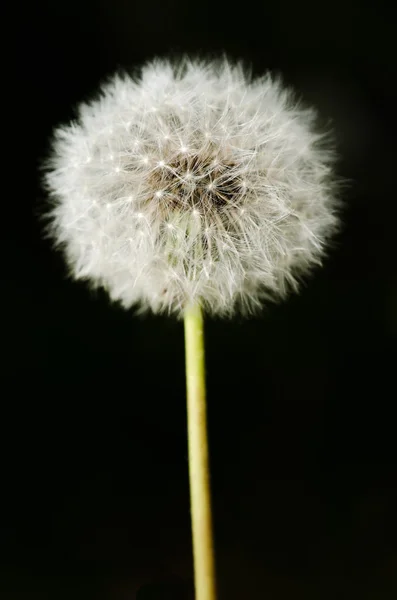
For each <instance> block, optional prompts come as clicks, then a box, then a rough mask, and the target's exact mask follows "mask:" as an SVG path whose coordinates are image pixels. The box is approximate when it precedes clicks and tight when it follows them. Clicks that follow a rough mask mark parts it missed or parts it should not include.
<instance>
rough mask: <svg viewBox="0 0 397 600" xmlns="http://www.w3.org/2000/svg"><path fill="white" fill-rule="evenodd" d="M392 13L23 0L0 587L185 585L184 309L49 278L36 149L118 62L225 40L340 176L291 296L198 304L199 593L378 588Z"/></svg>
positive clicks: (391, 196) (54, 589)
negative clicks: (317, 132) (324, 149)
mask: <svg viewBox="0 0 397 600" xmlns="http://www.w3.org/2000/svg"><path fill="white" fill-rule="evenodd" d="M394 23H395V21H394V20H393V19H392V17H391V13H390V11H389V9H387V8H386V3H385V2H378V3H375V2H373V3H368V6H366V5H365V6H363V5H362V4H360V3H359V2H352V1H344V2H342V1H339V0H338V1H336V2H332V3H331V2H327V3H325V4H324V3H323V4H321V3H318V2H317V3H311V2H303V3H299V2H292V1H290V0H287V1H286V2H283V3H280V4H277V3H265V2H259V3H258V4H254V3H253V2H242V3H240V4H235V5H232V3H226V2H222V3H220V2H208V3H207V2H199V3H197V2H195V3H190V2H181V1H180V0H178V1H176V0H174V1H169V2H162V3H155V2H152V1H148V2H139V3H138V2H136V3H134V2H128V1H126V0H124V1H123V0H108V1H107V2H104V1H97V2H94V1H93V0H85V1H84V2H82V1H80V2H77V1H75V0H70V1H68V2H58V3H57V2H43V1H41V2H38V3H33V4H32V5H31V6H30V7H22V9H21V14H20V17H19V21H18V22H17V28H16V30H15V39H16V42H17V46H16V51H15V54H13V56H12V58H14V56H15V59H16V62H17V72H18V73H19V82H18V83H19V85H20V87H21V94H19V93H16V94H15V95H14V96H12V102H13V103H14V104H17V103H18V102H21V105H22V112H21V113H19V115H20V119H21V121H22V122H21V124H22V125H23V128H24V129H23V131H24V133H23V137H22V138H21V140H20V143H19V144H18V149H17V154H16V156H17V162H18V165H19V176H18V180H17V181H15V182H14V183H15V184H17V187H16V189H20V186H21V185H22V186H23V190H22V193H18V194H14V192H13V194H12V203H10V206H11V210H12V212H13V213H14V212H15V215H14V216H13V220H11V221H9V222H7V226H3V236H4V239H5V240H6V242H7V245H8V246H7V247H8V254H7V261H6V262H7V264H8V265H9V266H10V267H11V268H10V272H9V273H8V271H7V272H5V273H4V275H3V283H4V284H5V285H6V288H7V297H8V298H10V299H11V304H10V309H9V311H8V313H7V315H8V316H9V318H8V317H7V319H6V321H7V322H6V329H7V326H10V331H11V335H10V336H9V339H8V336H7V337H6V340H7V341H6V356H7V359H8V360H7V363H6V364H4V363H3V367H4V366H5V369H4V376H3V386H2V387H3V398H4V400H3V406H4V408H3V419H2V426H3V433H2V441H3V442H4V449H3V453H2V495H3V500H5V504H4V508H3V509H2V511H1V513H0V514H1V517H0V518H1V531H0V536H1V551H2V562H1V567H0V588H3V589H0V592H2V595H1V598H2V599H3V598H4V600H11V599H12V600H14V599H15V600H17V599H18V600H19V599H20V598H24V599H25V598H26V599H30V598H32V599H33V598H40V599H46V600H47V599H48V600H58V599H59V600H63V599H65V600H66V599H68V600H69V599H71V598H76V599H80V598H84V599H85V600H87V599H91V598H92V599H102V598H107V599H109V600H110V599H111V600H127V599H128V600H130V599H131V600H134V599H135V597H136V592H137V590H138V589H139V588H142V586H144V585H145V584H150V583H155V582H157V583H159V584H160V583H161V582H165V581H170V582H171V581H172V579H173V578H174V579H175V581H177V580H178V578H179V580H180V581H181V584H180V590H181V589H182V587H183V585H185V586H186V590H187V589H188V587H189V582H190V581H191V577H192V564H191V540H190V523H189V490H188V477H187V446H186V412H185V387H184V386H185V384H184V354H183V352H184V350H183V329H182V325H181V324H180V323H177V322H175V321H174V320H171V319H166V318H157V317H148V318H137V317H135V316H134V314H133V313H127V312H124V311H123V310H122V309H120V308H118V307H117V306H114V305H111V304H110V303H109V301H108V300H107V297H106V295H105V294H104V293H96V294H93V293H92V292H90V291H89V290H88V289H87V287H86V286H85V285H84V284H81V283H74V282H72V281H70V280H67V279H66V270H65V267H64V264H63V261H62V257H61V256H60V255H57V254H55V253H53V251H52V250H51V248H50V246H49V244H48V243H47V242H46V241H43V239H42V238H41V233H40V224H39V222H38V219H37V212H38V211H40V207H41V206H42V203H43V192H42V190H41V187H40V176H39V174H38V165H39V164H40V161H41V160H42V158H43V157H44V156H45V154H46V152H47V150H48V137H49V135H50V133H51V130H52V127H53V126H54V125H56V124H58V123H59V122H60V121H65V120H68V119H70V118H71V117H72V115H73V112H72V108H73V105H75V104H77V103H78V102H79V101H80V100H81V99H84V98H85V97H86V96H87V95H90V94H91V93H92V92H94V91H95V90H96V88H97V85H98V83H99V82H100V81H101V80H102V79H103V78H104V77H106V76H107V75H109V74H111V73H112V72H113V71H114V70H115V69H116V68H118V67H127V68H129V67H134V66H137V65H139V64H141V63H142V62H143V61H145V60H146V59H148V58H151V57H153V56H156V55H169V54H170V53H174V54H178V53H180V52H195V53H197V52H204V53H205V54H207V55H208V54H210V55H212V54H214V55H215V54H217V53H218V52H222V51H226V52H227V53H228V54H229V55H230V56H232V57H238V58H243V59H245V60H247V61H249V62H251V63H252V65H253V68H254V72H256V73H258V74H259V73H262V72H263V71H265V70H266V69H272V70H276V71H278V72H281V73H283V75H284V79H285V81H286V82H287V83H289V84H291V85H293V86H294V87H295V88H296V90H297V92H298V93H299V94H300V95H301V96H302V97H303V99H304V100H305V101H307V102H308V103H310V104H315V105H316V106H317V107H318V109H319V112H320V115H321V118H322V119H323V120H324V122H328V121H329V120H331V121H332V124H333V127H334V129H335V131H336V134H337V139H338V144H339V152H340V155H341V159H340V162H339V164H338V172H339V174H340V175H341V176H343V177H346V178H349V179H350V180H351V184H350V187H349V188H348V189H347V191H346V192H345V194H344V198H345V208H344V229H343V231H342V233H341V235H340V236H339V237H338V239H337V240H336V244H335V247H334V248H333V249H332V252H331V255H330V257H329V259H327V261H326V262H325V265H324V268H323V269H322V270H318V271H317V272H316V273H315V274H314V275H313V276H312V277H311V278H309V279H307V281H306V284H305V286H304V288H303V289H302V292H301V294H300V295H299V296H294V297H291V299H290V300H288V302H285V303H283V304H280V305H274V306H269V307H268V308H267V309H266V310H264V312H263V315H262V316H261V317H259V318H255V319H251V320H248V321H244V320H242V319H236V320H234V321H231V322H222V321H210V320H208V321H207V325H206V334H207V369H208V401H209V430H210V442H211V453H212V454H211V456H212V477H213V497H214V513H215V530H216V531H215V532H216V544H217V558H218V571H219V587H220V600H223V599H225V600H234V599H238V600H251V599H252V600H257V599H262V598H263V599H266V600H273V599H277V600H278V599H280V600H284V599H288V600H290V599H292V598H293V599H294V600H297V599H299V598H302V599H305V600H311V599H315V600H318V599H321V600H328V599H329V600H333V599H334V598H338V599H345V598H346V599H349V600H355V599H356V598H357V599H359V600H388V599H389V598H390V599H392V598H395V597H396V594H397V573H396V572H397V536H396V524H397V519H396V506H397V491H396V471H397V468H396V467H397V451H396V439H395V438H396V434H395V420H394V414H395V408H394V403H395V397H396V383H395V370H396V363H395V346H396V344H395V342H396V332H397V311H396V304H397V294H396V286H395V281H396V254H397V253H396V247H395V244H396V233H395V231H396V228H395V222H396V221H395V218H394V217H393V211H394V212H395V204H396V192H395V189H396V185H395V170H396V158H397V153H396V145H395V139H396V138H395V135H394V136H393V133H392V131H393V128H395V105H396V104H395V103H396V96H395V90H394V86H395V80H396V74H395V61H394V58H393V51H395V49H396V48H395V41H394V39H393V35H395V31H394ZM21 115H22V117H21ZM21 173H22V175H21ZM25 186H26V187H25ZM13 188H14V185H13ZM14 219H15V220H14ZM8 223H11V225H9V224H8ZM17 223H19V224H20V226H19V227H17V226H16V224H17ZM32 236H33V239H32ZM5 271H6V269H5ZM183 582H184V584H183ZM171 587H172V586H171V583H170V584H169V589H171ZM159 589H160V588H159ZM164 589H165V588H164ZM140 593H141V594H142V595H141V598H142V600H147V599H149V598H163V599H165V598H167V599H171V598H180V599H182V598H186V599H187V598H188V597H189V598H190V597H191V596H188V593H187V591H186V594H185V595H183V592H181V591H180V595H179V596H177V595H176V592H175V595H170V594H171V592H170V594H169V595H168V596H167V595H165V592H164V593H163V592H157V595H155V594H154V591H153V593H152V592H150V591H147V593H146V596H144V595H143V591H141V592H140ZM150 593H152V595H150ZM161 594H163V595H161ZM138 598H140V597H139V596H138Z"/></svg>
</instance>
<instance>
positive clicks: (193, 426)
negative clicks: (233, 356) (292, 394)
mask: <svg viewBox="0 0 397 600" xmlns="http://www.w3.org/2000/svg"><path fill="white" fill-rule="evenodd" d="M184 319H185V350H186V384H187V420H188V442H189V478H190V507H191V523H192V537H193V558H194V584H195V600H216V586H215V560H214V544H213V534H212V515H211V493H210V476H209V464H208V440H207V418H206V412H207V410H206V397H205V363H204V323H203V316H202V312H201V309H200V307H199V306H190V307H188V308H187V309H186V311H185V316H184Z"/></svg>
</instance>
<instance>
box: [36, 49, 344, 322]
mask: <svg viewBox="0 0 397 600" xmlns="http://www.w3.org/2000/svg"><path fill="white" fill-rule="evenodd" d="M148 106H149V107H151V108H148ZM315 117H316V115H315V112H314V111H313V110H311V109H304V108H302V107H301V106H300V104H299V103H297V101H296V100H295V97H294V94H293V93H292V91H291V90H289V89H286V88H285V87H284V86H283V85H282V83H281V81H280V80H279V79H276V78H274V77H273V76H272V75H271V74H270V73H267V74H266V75H264V76H263V77H262V78H260V79H252V78H251V76H250V75H248V73H247V72H246V71H245V69H244V67H243V66H242V65H241V64H234V63H232V62H229V61H228V60H227V59H223V60H219V61H213V62H205V61H198V60H188V59H184V60H182V61H180V62H177V63H173V62H171V61H167V60H155V61H152V62H150V63H148V64H147V65H146V66H144V67H143V68H142V71H141V73H140V75H139V76H137V77H131V76H129V75H123V76H120V75H116V76H114V77H113V78H112V79H111V80H110V81H109V82H108V83H107V84H106V85H105V86H103V88H102V90H101V95H100V97H98V99H96V100H93V101H92V102H90V103H88V104H81V105H80V107H79V110H78V114H77V117H76V120H75V122H73V123H71V124H70V125H66V126H61V127H58V128H57V129H56V130H55V135H54V141H53V147H52V154H51V157H50V160H49V161H48V164H47V169H46V176H45V179H46V184H47V187H48V190H49V192H50V197H51V200H52V207H51V210H50V212H49V215H48V216H49V223H50V225H49V231H50V234H51V236H52V238H53V240H54V242H55V243H56V244H58V245H59V246H61V247H62V249H63V251H64V253H65V256H66V259H67V262H68V264H69V267H70V270H71V272H72V274H73V276H74V277H76V278H84V279H88V280H89V281H90V282H91V283H92V284H93V285H95V286H103V287H105V288H106V289H107V291H108V292H109V294H110V296H111V298H112V299H113V300H116V301H119V302H121V303H122V304H123V306H124V307H126V308H129V307H131V306H133V305H139V306H140V307H141V309H143V310H147V309H150V310H152V311H154V312H167V313H173V314H175V315H177V316H182V314H183V311H184V308H185V307H186V305H187V304H190V303H198V304H200V305H201V306H202V308H203V309H204V310H206V311H207V312H208V313H210V314H214V315H215V314H218V315H229V316H231V315H233V314H235V313H236V312H237V311H240V312H243V313H250V312H254V311H256V310H258V309H259V308H260V307H261V306H262V305H263V303H264V302H266V300H268V299H274V298H278V297H282V296H284V295H285V294H286V293H287V292H288V290H290V289H294V288H296V286H297V284H298V282H299V281H300V278H301V277H302V276H303V275H304V274H305V273H306V272H308V271H310V269H311V268H312V267H313V266H314V265H316V264H319V263H321V259H322V257H323V255H324V252H325V249H326V246H327V243H328V241H329V239H330V237H331V236H332V234H333V233H334V231H335V230H336V228H337V226H338V216H337V207H338V201H337V193H336V192H337V181H336V178H335V176H334V175H333V163H334V152H333V150H332V147H330V145H329V141H328V138H327V136H324V135H322V134H320V133H319V132H318V131H317V128H316V118H315ZM71 167H73V168H71ZM82 190H84V197H82ZM93 207H95V210H92V208H93ZM164 290H166V292H164Z"/></svg>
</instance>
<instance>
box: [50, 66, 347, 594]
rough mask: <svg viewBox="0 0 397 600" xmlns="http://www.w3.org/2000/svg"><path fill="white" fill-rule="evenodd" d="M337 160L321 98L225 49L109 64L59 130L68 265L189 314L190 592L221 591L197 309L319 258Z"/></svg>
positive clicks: (251, 300) (147, 303) (284, 283)
mask: <svg viewBox="0 0 397 600" xmlns="http://www.w3.org/2000/svg"><path fill="white" fill-rule="evenodd" d="M333 161H334V153H333V150H332V148H330V146H329V144H328V142H327V137H326V136H324V135H323V134H322V133H321V132H318V131H317V129H316V113H315V111H313V110H312V109H307V108H303V107H301V106H300V104H299V103H298V102H297V101H296V99H295V97H294V95H293V93H292V91H291V90H289V89H286V88H284V87H283V85H282V83H281V81H280V80H279V79H277V78H275V77H273V76H272V75H271V74H270V73H267V74H266V75H264V76H263V77H261V78H258V79H253V78H252V77H251V76H250V75H249V73H248V72H247V71H246V70H245V69H244V67H243V66H242V65H241V64H234V63H231V62H229V61H228V60H227V59H222V60H219V61H213V62H206V61H199V60H189V59H184V60H182V61H179V62H177V63H173V62H170V61H167V60H155V61H152V62H150V63H149V64H147V65H146V66H145V67H143V69H142V71H141V73H140V75H139V76H137V77H131V76H129V75H116V76H115V77H113V78H112V79H111V80H110V81H109V82H108V83H107V84H106V85H104V86H103V88H102V90H101V93H100V96H98V97H97V99H95V100H93V101H92V102H89V103H85V104H81V105H80V107H79V109H78V114H77V118H76V121H75V122H73V123H71V124H70V125H67V126H62V127H59V128H58V129H57V130H56V131H55V136H54V141H53V151H52V155H51V158H50V159H49V161H48V164H47V170H46V184H47V187H48V189H49V192H50V197H51V199H52V208H51V210H50V212H49V217H50V220H49V233H50V235H51V237H52V238H53V240H54V241H55V243H56V244H57V245H59V246H60V247H61V248H62V249H63V251H64V254H65V257H66V260H67V263H68V265H69V268H70V270H71V273H72V275H73V276H74V277H75V278H77V279H86V280H88V281H90V282H91V284H92V285H94V286H102V287H104V288H105V289H106V290H107V291H108V293H109V295H110V297H111V298H112V299H113V300H115V301H118V302H120V303H121V304H122V305H123V306H124V307H125V308H130V307H133V306H136V307H139V309H140V310H142V311H145V310H151V311H153V312H156V313H168V314H173V315H175V316H177V317H183V318H184V319H185V332H186V363H187V374H188V377H187V382H188V409H189V411H188V412H189V444H190V470H191V498H192V521H193V545H194V553H195V571H196V593H197V594H198V595H197V598H198V600H212V599H213V598H215V587H214V584H213V581H214V573H213V559H212V558H211V556H212V549H211V545H212V541H211V532H210V529H211V514H210V508H209V480H208V466H207V457H206V453H207V441H206V433H205V430H206V426H205V394H204V358H203V355H204V349H203V339H202V329H203V324H202V312H204V313H206V314H208V315H220V316H229V317H230V316H233V315H234V314H236V312H241V313H243V314H250V313H253V312H255V311H258V310H259V309H260V308H261V307H262V306H263V304H264V302H266V301H267V300H273V299H277V298H280V297H284V296H285V295H286V294H287V293H288V291H289V290H294V289H297V287H298V284H299V282H300V280H301V278H302V276H304V275H305V274H306V273H307V272H309V271H310V269H311V268H312V267H313V266H315V265H316V264H320V263H321V260H322V257H323V255H324V252H325V249H326V246H327V242H328V240H329V238H330V237H331V235H332V234H333V233H334V231H335V229H336V228H337V225H338V217H337V214H336V209H337V201H336V194H335V191H336V182H335V177H334V176H333ZM205 557H206V558H205ZM203 582H204V583H203ZM211 582H212V583H211ZM200 594H202V595H200Z"/></svg>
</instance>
